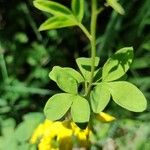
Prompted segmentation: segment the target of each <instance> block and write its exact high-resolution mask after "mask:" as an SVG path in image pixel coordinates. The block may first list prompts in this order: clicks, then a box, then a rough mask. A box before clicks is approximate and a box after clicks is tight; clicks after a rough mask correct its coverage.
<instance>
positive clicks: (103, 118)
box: [96, 112, 116, 122]
mask: <svg viewBox="0 0 150 150" xmlns="http://www.w3.org/2000/svg"><path fill="white" fill-rule="evenodd" d="M96 119H97V120H100V121H102V122H111V121H114V120H116V118H115V117H113V116H111V115H109V114H107V113H104V112H101V113H99V114H97V115H96Z"/></svg>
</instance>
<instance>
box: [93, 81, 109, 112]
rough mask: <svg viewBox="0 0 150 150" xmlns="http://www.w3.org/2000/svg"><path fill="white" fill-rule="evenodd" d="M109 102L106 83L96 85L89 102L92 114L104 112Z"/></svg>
mask: <svg viewBox="0 0 150 150" xmlns="http://www.w3.org/2000/svg"><path fill="white" fill-rule="evenodd" d="M109 101H110V92H109V87H108V86H107V84H106V83H100V84H98V85H97V86H96V87H95V88H94V89H93V90H92V92H91V95H90V102H91V106H92V110H93V112H94V113H100V112H101V111H103V110H104V108H105V107H106V106H107V104H108V103H109Z"/></svg>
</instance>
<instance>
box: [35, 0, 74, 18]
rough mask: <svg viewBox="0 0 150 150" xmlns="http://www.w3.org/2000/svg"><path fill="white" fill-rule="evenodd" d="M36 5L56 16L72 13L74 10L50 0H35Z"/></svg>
mask: <svg viewBox="0 0 150 150" xmlns="http://www.w3.org/2000/svg"><path fill="white" fill-rule="evenodd" d="M33 4H34V6H35V7H36V8H38V9H40V10H42V11H45V12H48V13H51V14H53V15H55V16H59V15H71V14H72V12H71V11H70V10H69V9H68V8H67V7H65V6H63V5H61V4H59V3H57V2H54V1H49V0H35V1H34V2H33Z"/></svg>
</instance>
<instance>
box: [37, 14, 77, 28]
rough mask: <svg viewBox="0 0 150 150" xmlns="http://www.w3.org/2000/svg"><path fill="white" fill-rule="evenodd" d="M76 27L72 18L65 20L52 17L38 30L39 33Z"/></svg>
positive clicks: (65, 18) (61, 17) (64, 17)
mask: <svg viewBox="0 0 150 150" xmlns="http://www.w3.org/2000/svg"><path fill="white" fill-rule="evenodd" d="M75 25H77V23H76V21H75V20H73V18H70V19H69V18H67V17H66V16H54V17H51V18H49V19H47V20H46V21H45V22H44V23H43V24H42V25H41V26H40V28H39V31H44V30H51V29H58V28H64V27H69V26H75Z"/></svg>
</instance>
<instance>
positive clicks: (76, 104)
mask: <svg viewBox="0 0 150 150" xmlns="http://www.w3.org/2000/svg"><path fill="white" fill-rule="evenodd" d="M71 116H72V119H73V121H74V122H77V123H85V122H88V121H89V118H90V105H89V103H88V101H87V100H86V99H85V98H83V97H81V96H74V98H73V104H72V106H71Z"/></svg>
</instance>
